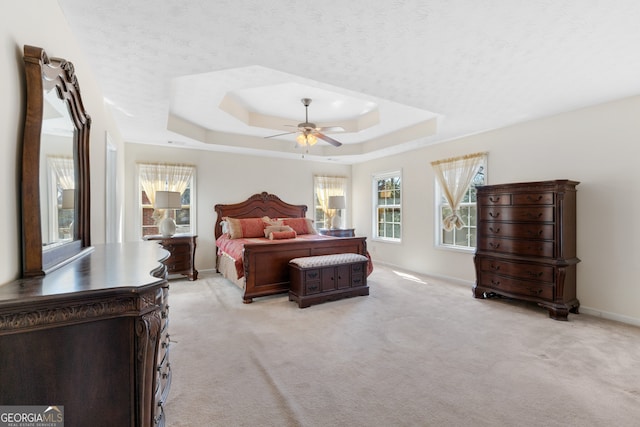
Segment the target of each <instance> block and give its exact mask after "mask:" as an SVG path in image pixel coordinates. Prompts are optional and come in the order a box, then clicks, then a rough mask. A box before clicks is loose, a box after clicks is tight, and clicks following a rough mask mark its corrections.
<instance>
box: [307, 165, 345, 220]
mask: <svg viewBox="0 0 640 427" xmlns="http://www.w3.org/2000/svg"><path fill="white" fill-rule="evenodd" d="M324 178H333V179H337V180H340V181H342V182H341V186H342V195H344V197H345V201H347V203H346V206H345V208H344V209H340V211H339V212H338V213H337V215H339V216H340V217H341V218H342V219H341V226H342V227H344V228H348V224H346V219H347V217H348V213H349V212H348V209H349V203H348V200H349V195H348V193H347V190H348V187H349V178H347V177H345V176H330V175H314V176H313V221H314V228H316V229H317V230H322V229H330V228H331V218H330V217H328V216H327V214H326V212H324V210H323V209H322V206H321V205H320V203H319V199H318V187H319V186H318V184H319V182H320V181H321V180H322V179H324ZM320 213H322V218H320ZM320 224H322V226H320Z"/></svg>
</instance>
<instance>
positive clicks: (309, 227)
mask: <svg viewBox="0 0 640 427" xmlns="http://www.w3.org/2000/svg"><path fill="white" fill-rule="evenodd" d="M281 220H282V224H283V225H288V226H289V227H291V228H293V230H294V231H295V232H296V233H298V234H318V231H317V230H316V229H315V228H314V227H313V220H311V219H309V218H281Z"/></svg>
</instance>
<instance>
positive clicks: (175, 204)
mask: <svg viewBox="0 0 640 427" xmlns="http://www.w3.org/2000/svg"><path fill="white" fill-rule="evenodd" d="M153 207H154V208H156V209H180V208H181V207H182V198H181V197H180V193H178V192H177V191H156V200H155V203H154V204H153Z"/></svg>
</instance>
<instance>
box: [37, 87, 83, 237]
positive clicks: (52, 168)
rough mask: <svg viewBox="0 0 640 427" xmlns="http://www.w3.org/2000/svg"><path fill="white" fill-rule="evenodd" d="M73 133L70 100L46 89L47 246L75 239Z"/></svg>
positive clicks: (43, 186) (43, 209)
mask: <svg viewBox="0 0 640 427" xmlns="http://www.w3.org/2000/svg"><path fill="white" fill-rule="evenodd" d="M73 136H74V126H73V123H72V122H71V117H70V115H69V110H68V107H67V105H66V103H65V102H64V101H63V100H61V99H59V98H58V95H57V93H56V91H55V90H51V91H49V92H46V93H45V96H44V111H43V126H42V135H41V145H40V150H41V152H40V162H41V165H40V171H41V176H40V198H41V200H40V215H41V221H40V223H41V226H42V244H43V246H44V249H45V250H46V249H47V248H48V247H51V246H52V245H57V244H60V243H64V242H68V241H71V240H73V239H74V232H73V222H74V219H75V209H74V204H75V203H73V204H72V203H71V202H70V201H71V200H74V201H75V193H71V192H69V190H71V191H73V190H74V189H75V173H74V159H73ZM65 192H66V199H65ZM70 197H71V198H70ZM63 202H66V203H63Z"/></svg>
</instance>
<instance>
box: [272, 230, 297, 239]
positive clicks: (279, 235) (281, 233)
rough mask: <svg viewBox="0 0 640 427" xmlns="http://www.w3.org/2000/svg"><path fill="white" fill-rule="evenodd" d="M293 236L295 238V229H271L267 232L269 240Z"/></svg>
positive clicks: (291, 237)
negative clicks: (271, 230)
mask: <svg viewBox="0 0 640 427" xmlns="http://www.w3.org/2000/svg"><path fill="white" fill-rule="evenodd" d="M295 238H296V232H295V231H273V232H271V233H269V239H271V240H281V239H295Z"/></svg>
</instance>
